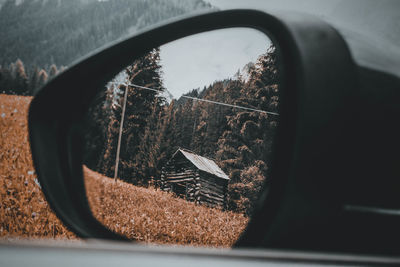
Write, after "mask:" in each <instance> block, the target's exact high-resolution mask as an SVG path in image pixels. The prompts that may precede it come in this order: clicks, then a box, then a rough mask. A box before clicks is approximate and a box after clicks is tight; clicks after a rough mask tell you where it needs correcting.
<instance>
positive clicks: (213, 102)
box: [120, 83, 279, 116]
mask: <svg viewBox="0 0 400 267" xmlns="http://www.w3.org/2000/svg"><path fill="white" fill-rule="evenodd" d="M120 84H122V85H125V86H132V87H137V88H141V89H145V90H150V91H154V92H158V93H162V91H161V90H157V89H154V88H150V87H145V86H140V85H137V84H132V83H129V84H126V83H120ZM165 90H166V91H167V92H168V93H169V94H170V95H172V94H171V92H170V91H169V90H168V89H165ZM181 97H183V98H187V99H191V100H196V101H201V102H206V103H212V104H216V105H221V106H226V107H231V108H238V109H244V110H250V111H256V112H260V113H266V114H270V115H275V116H279V113H276V112H271V111H265V110H261V109H255V108H249V107H243V106H239V105H233V104H227V103H223V102H218V101H213V100H208V99H202V98H197V97H192V96H185V95H183V96H181Z"/></svg>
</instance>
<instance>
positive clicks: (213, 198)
mask: <svg viewBox="0 0 400 267" xmlns="http://www.w3.org/2000/svg"><path fill="white" fill-rule="evenodd" d="M200 195H201V196H203V197H206V198H207V199H210V200H212V201H217V202H220V203H223V202H224V199H223V198H221V197H218V196H214V195H210V194H207V193H203V192H201V191H200Z"/></svg>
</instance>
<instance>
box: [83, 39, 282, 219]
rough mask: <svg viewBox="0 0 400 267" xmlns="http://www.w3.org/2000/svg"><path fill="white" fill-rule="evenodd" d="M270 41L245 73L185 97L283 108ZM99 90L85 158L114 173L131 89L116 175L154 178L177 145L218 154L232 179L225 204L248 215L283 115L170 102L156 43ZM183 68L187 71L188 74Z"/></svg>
mask: <svg viewBox="0 0 400 267" xmlns="http://www.w3.org/2000/svg"><path fill="white" fill-rule="evenodd" d="M276 57H277V55H276V50H275V49H274V48H273V47H270V48H269V49H268V50H267V52H266V53H265V54H263V55H261V56H260V57H259V58H258V60H257V62H256V63H255V64H254V65H253V66H252V68H251V69H250V70H249V76H248V78H246V79H244V78H243V77H239V78H235V79H226V80H222V81H215V82H214V83H213V84H211V85H209V86H206V87H204V88H202V89H199V88H198V89H194V90H192V91H190V92H189V93H188V94H186V95H187V96H191V97H195V98H199V99H207V100H212V101H218V102H223V103H227V104H231V105H236V106H242V107H249V108H253V109H256V110H263V111H270V112H278V103H279V73H278V70H277V67H276ZM120 75H122V76H123V77H125V78H124V79H126V80H127V81H128V84H129V83H130V84H137V85H140V86H145V87H151V88H154V89H157V90H159V91H158V92H156V91H150V90H145V89H141V88H137V87H131V86H129V85H128V87H127V86H126V85H122V84H119V85H118V83H114V84H109V85H107V86H106V87H105V89H104V90H101V92H100V93H99V94H98V96H97V97H96V99H95V100H94V101H93V103H92V105H91V107H90V109H89V111H88V113H87V118H86V120H87V122H86V123H85V125H87V129H86V133H85V136H86V142H85V143H86V150H85V151H86V154H85V164H86V165H87V166H88V167H90V168H92V169H94V170H96V171H99V172H101V173H103V174H104V175H107V176H109V177H113V175H114V168H115V156H116V148H117V141H118V133H119V127H120V121H121V114H122V105H123V102H122V101H123V95H124V92H125V90H128V97H127V104H126V111H125V122H124V125H123V133H122V139H121V151H120V163H119V174H118V177H119V178H120V179H123V180H125V181H127V182H129V183H132V184H136V185H142V186H146V185H148V184H149V183H153V182H154V181H155V183H156V184H157V181H158V179H159V178H160V172H161V168H162V167H163V166H164V165H165V163H166V162H167V161H168V160H169V158H170V157H171V155H172V154H173V153H174V152H175V151H176V150H177V149H178V148H179V147H181V148H186V149H189V150H192V151H194V152H195V153H197V154H199V155H201V156H206V157H209V158H213V159H215V161H216V162H217V164H218V165H219V166H220V167H221V168H222V169H223V170H224V172H225V173H226V174H228V175H229V177H230V178H231V180H230V183H229V187H228V198H227V199H228V203H227V208H228V209H230V210H234V211H237V212H243V213H246V214H248V215H250V214H251V212H252V210H253V209H254V203H255V200H256V199H257V197H258V195H259V192H260V190H261V188H262V186H263V185H264V183H265V184H266V185H267V184H268V175H267V173H268V167H269V165H270V156H271V151H272V144H273V140H274V133H275V129H276V126H277V123H278V116H276V115H272V114H268V113H264V112H260V111H253V110H245V109H240V108H232V107H226V106H223V105H216V104H210V103H206V102H203V101H193V100H191V99H187V98H183V97H181V98H180V99H178V100H175V99H174V100H172V101H170V102H169V101H167V99H166V98H165V97H163V95H165V94H164V93H165V88H164V86H163V82H162V67H161V65H160V62H159V51H158V50H157V49H155V50H153V51H152V52H151V53H149V54H146V55H144V56H143V57H142V58H140V59H138V60H136V61H135V62H134V63H133V64H132V65H130V66H129V67H128V68H127V69H126V70H124V72H123V73H122V74H120ZM183 75H184V74H183Z"/></svg>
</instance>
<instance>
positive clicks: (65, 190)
mask: <svg viewBox="0 0 400 267" xmlns="http://www.w3.org/2000/svg"><path fill="white" fill-rule="evenodd" d="M229 27H250V28H254V29H256V30H259V31H261V32H264V33H265V34H268V37H269V38H270V39H271V40H272V41H273V43H274V45H275V46H276V47H277V51H278V54H279V55H280V57H281V58H280V62H281V65H280V66H279V68H280V72H281V73H282V75H283V76H282V77H283V79H282V81H283V83H282V87H281V96H280V100H281V102H280V112H279V113H280V123H279V126H278V131H277V140H276V144H275V148H274V154H273V162H272V167H271V172H270V174H269V175H270V177H272V178H271V180H270V186H269V188H268V190H267V188H265V190H264V193H263V194H262V196H261V197H260V200H259V203H258V208H257V209H256V212H255V215H254V216H253V218H252V219H251V221H250V223H249V225H248V227H247V229H246V230H245V232H244V233H243V234H242V236H241V238H240V239H239V240H238V242H237V244H236V246H237V247H243V246H250V247H272V248H289V249H317V250H330V249H334V250H341V251H354V250H356V246H357V245H358V244H359V242H360V241H354V240H353V241H354V242H353V243H352V242H345V243H343V241H344V240H345V239H344V238H345V234H346V233H341V234H339V232H340V231H342V230H343V228H340V227H339V228H331V229H328V228H329V225H330V224H332V222H334V223H336V222H338V223H339V222H341V218H343V216H342V215H343V209H342V207H343V202H344V200H343V199H342V198H341V196H340V193H339V194H338V192H340V190H341V181H343V180H344V179H346V177H345V176H343V177H341V176H340V175H341V174H340V173H341V172H342V171H343V168H344V167H348V166H349V158H348V157H346V155H343V151H345V150H346V149H348V148H349V147H351V140H350V138H349V136H350V135H349V134H348V133H349V131H350V130H351V125H352V121H354V117H353V114H355V113H354V112H353V111H354V99H355V96H356V93H357V90H358V80H357V68H356V65H355V63H354V62H353V60H352V58H351V55H350V52H349V49H348V47H347V45H346V43H345V41H344V40H343V38H342V37H341V36H340V34H339V33H338V32H337V31H336V30H335V29H334V28H333V27H331V26H330V25H328V24H327V23H325V22H323V21H321V20H318V19H316V18H314V17H310V16H307V15H300V14H292V13H285V14H283V13H282V14H274V15H271V14H266V13H263V12H259V11H253V10H229V11H221V12H220V11H219V12H213V13H206V14H200V15H197V16H192V17H187V18H183V19H179V20H175V21H172V22H168V23H165V24H162V25H159V26H156V27H154V28H152V29H150V30H147V31H144V32H141V33H138V34H137V35H135V36H133V37H130V38H128V39H125V40H123V41H120V42H118V43H116V44H114V45H111V46H109V47H108V48H105V49H103V50H101V51H99V52H95V53H94V54H93V55H91V56H89V57H87V58H86V59H83V60H82V61H80V62H79V63H77V64H76V65H74V66H72V67H70V68H68V69H67V70H66V71H65V72H63V73H62V74H61V75H59V76H57V77H56V78H55V79H53V80H51V81H50V82H49V83H48V84H47V85H46V86H45V87H44V88H42V90H41V91H40V92H39V93H38V94H37V95H36V96H35V98H34V99H33V101H32V103H31V106H30V110H29V133H30V141H31V148H32V154H33V160H34V164H35V167H36V170H37V173H38V177H39V181H40V183H41V185H42V188H43V191H44V193H45V196H46V199H47V200H48V202H49V203H50V206H51V208H52V209H53V210H54V211H55V213H56V214H57V216H58V217H59V218H60V219H61V220H62V221H63V222H64V223H65V225H66V226H67V227H68V228H69V229H71V230H72V231H74V232H75V233H77V235H78V236H80V237H83V238H102V239H114V240H124V239H125V238H124V237H122V236H119V235H117V234H115V233H113V232H111V231H110V230H109V229H107V228H105V227H104V226H102V225H101V224H100V223H99V222H97V221H96V219H95V218H94V217H93V216H92V214H91V211H90V208H89V205H88V201H87V199H86V194H85V188H84V182H83V173H82V162H83V159H82V154H83V151H82V148H83V144H82V141H83V138H82V135H81V129H82V118H83V117H84V114H85V112H86V110H87V108H88V106H89V103H90V102H91V100H92V99H93V98H94V96H95V95H96V93H97V92H98V91H99V90H100V89H101V88H102V86H103V85H104V84H105V83H106V82H107V81H109V80H110V79H111V78H112V77H114V76H115V75H116V74H117V73H118V72H119V71H121V70H122V69H123V68H124V67H126V66H127V65H128V64H129V63H131V62H132V61H133V60H135V59H136V58H138V57H140V56H141V55H142V54H144V53H146V52H148V51H150V50H151V49H152V48H154V47H158V46H160V45H162V44H165V43H167V42H170V41H173V40H176V39H178V38H182V37H185V36H189V35H192V34H197V33H201V32H205V31H210V30H216V29H221V28H229ZM338 155H342V157H338ZM335 166H342V167H341V168H335ZM338 177H340V178H338ZM267 191H268V192H267ZM374 249H375V248H371V250H372V251H373V250H374Z"/></svg>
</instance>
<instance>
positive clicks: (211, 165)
mask: <svg viewBox="0 0 400 267" xmlns="http://www.w3.org/2000/svg"><path fill="white" fill-rule="evenodd" d="M178 152H180V153H182V155H183V156H185V158H187V159H188V160H189V161H190V162H191V163H193V165H194V166H196V167H197V168H198V169H199V170H201V171H204V172H207V173H210V174H213V175H215V176H217V177H219V178H222V179H226V180H229V176H228V175H226V174H225V173H224V171H223V170H221V168H220V167H218V165H217V164H216V163H215V162H214V161H213V160H211V159H208V158H205V157H202V156H199V155H197V154H195V153H193V152H191V151H188V150H186V149H181V148H180V149H178V150H177V151H176V152H175V153H174V156H175V155H176V153H178Z"/></svg>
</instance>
